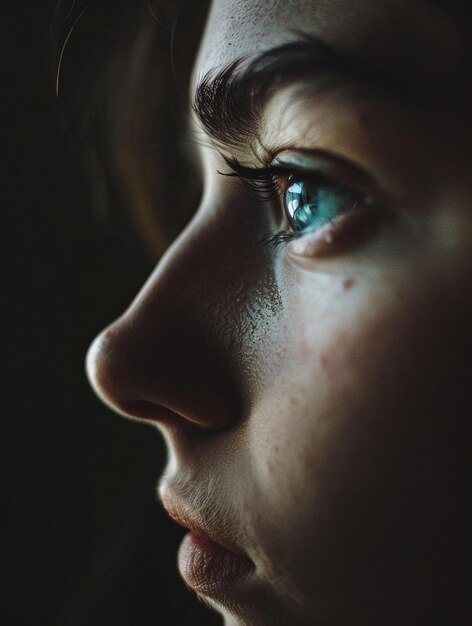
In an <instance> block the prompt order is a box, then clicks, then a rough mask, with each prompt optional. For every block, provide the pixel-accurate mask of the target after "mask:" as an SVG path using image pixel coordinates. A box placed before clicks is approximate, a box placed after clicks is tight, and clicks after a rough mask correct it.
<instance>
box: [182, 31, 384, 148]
mask: <svg viewBox="0 0 472 626" xmlns="http://www.w3.org/2000/svg"><path fill="white" fill-rule="evenodd" d="M327 74H329V75H337V76H339V77H340V78H344V79H345V80H346V82H348V81H349V82H353V83H357V84H364V85H366V86H367V85H370V86H376V87H377V88H378V89H380V88H381V89H382V91H385V90H386V89H387V88H389V86H390V85H389V81H387V78H386V76H379V75H378V73H374V72H372V71H371V70H369V69H368V68H362V67H359V66H357V65H355V64H354V63H353V62H351V61H350V60H349V59H347V58H345V57H343V56H342V55H340V54H339V53H338V52H337V51H335V50H333V49H332V48H330V47H328V46H327V45H326V44H325V43H324V42H322V41H320V40H319V39H318V38H316V37H314V36H312V35H299V39H297V40H296V41H292V42H289V43H286V44H282V45H280V46H277V47H274V48H270V49H269V50H266V51H264V52H262V53H260V54H258V55H256V56H255V57H253V58H251V60H250V61H249V62H247V59H245V58H242V59H238V60H236V61H234V62H233V63H231V64H230V65H229V66H227V67H225V68H223V69H222V70H220V71H210V72H208V73H207V74H205V76H204V77H203V79H202V80H201V82H200V83H199V85H198V86H197V88H196V91H195V97H194V100H193V111H194V112H195V114H196V116H197V118H198V120H199V121H200V123H201V125H202V126H203V128H204V129H205V131H206V133H207V134H208V135H209V136H210V137H211V138H213V139H214V140H215V141H217V142H219V143H221V144H223V145H226V146H229V147H236V148H237V147H241V146H243V145H245V144H246V141H247V139H248V138H249V137H254V136H257V130H258V126H259V121H260V113H261V107H262V105H263V104H264V102H265V101H266V99H267V96H268V95H270V93H271V92H273V91H274V90H277V89H278V88H281V87H283V86H285V85H287V84H288V83H293V82H295V81H296V80H299V79H304V78H309V77H313V78H315V77H317V76H318V77H319V76H322V75H327Z"/></svg>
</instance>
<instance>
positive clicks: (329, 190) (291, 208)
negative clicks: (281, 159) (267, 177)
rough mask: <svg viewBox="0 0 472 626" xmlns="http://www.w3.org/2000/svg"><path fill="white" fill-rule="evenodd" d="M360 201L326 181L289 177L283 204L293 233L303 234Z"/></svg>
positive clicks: (357, 197)
mask: <svg viewBox="0 0 472 626" xmlns="http://www.w3.org/2000/svg"><path fill="white" fill-rule="evenodd" d="M358 202H359V196H358V194H356V193H354V192H353V191H351V190H349V189H346V188H345V187H342V186H340V185H336V184H334V183H329V182H323V181H322V182H320V181H310V180H302V179H298V178H297V179H292V180H290V181H289V184H288V186H287V188H286V189H285V193H284V207H285V212H286V214H287V217H288V220H289V222H290V225H291V227H292V228H293V230H294V232H295V233H297V234H303V233H305V232H308V231H311V230H315V229H317V228H320V227H321V226H324V225H325V224H327V223H329V222H332V221H333V220H335V219H336V218H337V217H340V216H341V215H343V214H344V213H346V212H347V211H349V210H350V209H353V208H355V206H356V205H357V204H358Z"/></svg>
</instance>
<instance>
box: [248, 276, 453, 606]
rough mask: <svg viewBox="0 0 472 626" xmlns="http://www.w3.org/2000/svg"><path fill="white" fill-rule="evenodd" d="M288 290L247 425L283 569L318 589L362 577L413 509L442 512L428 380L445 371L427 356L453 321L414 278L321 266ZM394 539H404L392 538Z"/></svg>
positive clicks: (298, 583)
mask: <svg viewBox="0 0 472 626" xmlns="http://www.w3.org/2000/svg"><path fill="white" fill-rule="evenodd" d="M281 291H282V292H283V291H284V290H283V289H282V290H281ZM285 294H286V295H285V296H284V306H283V314H282V321H280V318H279V328H278V336H279V340H278V342H277V343H276V344H274V345H273V346H272V348H271V347H270V346H269V347H267V348H266V349H265V350H264V351H263V353H264V355H265V356H264V360H263V361H262V362H261V363H259V365H258V367H259V369H260V370H262V371H268V372H270V375H268V376H267V377H266V378H265V383H264V386H263V387H261V388H260V389H259V391H258V393H257V394H256V402H255V403H254V406H253V410H252V413H251V419H250V420H249V424H248V429H249V431H248V441H249V445H250V448H251V450H250V456H251V459H252V470H253V472H254V476H255V478H256V479H255V482H254V487H253V489H254V493H253V494H252V499H253V502H255V503H257V514H258V515H259V516H260V520H259V525H260V526H261V527H262V532H261V537H260V542H261V550H262V551H263V552H265V553H266V554H267V555H269V556H268V557H267V561H268V562H269V563H270V565H269V566H268V567H271V568H274V567H276V568H277V571H275V570H274V569H273V571H272V574H273V576H274V578H281V579H284V580H286V581H290V582H292V583H293V589H294V590H298V591H300V590H303V591H305V592H306V594H307V595H310V594H312V593H313V585H314V586H315V587H316V588H318V589H320V588H321V587H322V586H323V583H320V577H321V579H323V578H324V579H325V581H326V587H327V589H329V585H333V578H334V579H335V580H336V581H337V583H339V582H340V581H341V580H345V582H346V584H349V583H348V582H347V581H348V580H349V578H350V577H352V576H354V577H359V575H361V574H362V576H363V578H364V579H365V575H367V574H366V572H367V570H368V568H369V566H368V565H366V566H365V569H364V571H363V572H362V567H364V566H363V565H362V563H367V564H368V563H369V562H370V563H373V562H376V561H377V559H376V558H374V556H373V555H374V553H376V552H377V551H378V550H384V551H385V550H387V552H388V551H389V550H390V548H391V553H390V557H391V558H390V561H392V560H395V559H396V558H397V556H396V555H395V552H397V553H400V546H401V545H402V539H401V536H400V535H401V533H399V532H398V527H400V528H404V529H408V530H405V532H410V531H411V532H416V531H415V530H414V529H415V524H416V523H417V522H416V521H415V519H417V520H418V524H420V525H421V523H422V522H420V521H419V520H422V521H424V517H425V512H431V510H430V509H431V506H432V502H434V501H436V500H435V498H436V497H437V492H434V490H431V488H430V486H429V485H432V484H434V485H435V488H438V486H439V484H440V482H439V481H441V480H443V481H444V479H441V478H440V476H439V475H440V474H441V471H442V470H441V468H439V469H438V470H437V473H438V477H437V478H433V477H432V474H431V472H432V471H433V470H432V468H433V465H434V457H435V456H436V455H437V453H438V452H439V450H440V449H441V447H442V444H441V441H442V439H443V435H444V433H442V432H441V429H442V426H441V415H442V406H441V398H440V392H439V391H438V393H437V395H436V396H435V397H433V398H432V401H431V389H430V387H431V385H432V387H433V389H434V388H436V389H438V390H439V387H440V386H441V383H443V382H444V380H443V378H442V377H443V375H444V372H443V371H441V372H437V373H434V372H432V371H430V370H429V369H428V367H429V366H428V364H429V362H438V355H437V354H436V355H435V354H433V353H432V351H431V345H432V344H434V343H435V342H436V341H437V339H438V338H437V334H434V333H433V329H434V328H437V327H444V326H445V325H444V320H442V319H441V315H442V314H441V312H440V311H439V310H438V311H436V313H435V315H436V317H435V319H431V316H432V312H431V308H430V307H429V306H428V305H427V303H428V300H427V299H425V297H424V294H423V293H419V292H418V290H417V289H409V288H405V289H404V290H402V292H401V293H400V292H399V291H398V290H393V289H391V290H389V289H387V288H386V287H385V286H384V285H381V284H372V283H371V282H368V281H363V280H362V279H352V278H350V277H346V276H337V275H320V276H314V275H311V276H309V277H308V278H307V279H306V280H304V279H302V280H300V281H298V282H297V281H295V283H294V287H292V288H291V289H286V290H285ZM433 318H434V315H433ZM440 344H441V342H439V345H440ZM439 349H442V348H439ZM433 352H434V351H433ZM443 356H444V355H443ZM447 358H450V359H452V358H453V355H450V357H447ZM439 361H443V360H442V359H439ZM443 363H444V361H443ZM444 368H445V369H447V363H445V364H444ZM436 376H437V377H438V380H437V382H435V380H434V378H435V377H436ZM435 411H436V417H437V420H436V421H437V428H436V432H435V433H433V430H434V427H433V428H432V427H431V425H432V424H434V422H435V419H436V418H435V413H434V412H435ZM442 469H444V468H442ZM405 485H407V486H408V489H407V490H406V491H405V489H404V487H405ZM445 489H446V486H445ZM392 511H393V513H392ZM405 520H413V521H412V522H411V523H410V521H405ZM443 521H444V520H443ZM440 525H441V522H440V521H439V518H438V528H439V527H440ZM373 529H374V530H373ZM416 530H417V531H418V533H420V532H421V528H420V527H418V528H417V529H416ZM386 537H390V538H391V537H396V538H397V540H398V543H396V541H395V540H393V541H392V540H391V539H390V540H389V541H390V548H387V547H386V546H387V541H386ZM287 538H290V539H289V540H288V539H287ZM369 555H370V557H369ZM314 563H316V567H315V568H314V566H313V564H314ZM340 563H342V564H343V566H342V568H341V569H342V572H340V571H339V570H338V569H337V568H339V567H340V566H339V564H340ZM274 564H276V565H274ZM315 570H316V571H315ZM368 575H370V574H368ZM328 583H329V584H328ZM337 583H336V584H337ZM288 584H290V583H288ZM336 584H334V585H333V586H332V587H331V588H333V589H336ZM294 593H295V591H294Z"/></svg>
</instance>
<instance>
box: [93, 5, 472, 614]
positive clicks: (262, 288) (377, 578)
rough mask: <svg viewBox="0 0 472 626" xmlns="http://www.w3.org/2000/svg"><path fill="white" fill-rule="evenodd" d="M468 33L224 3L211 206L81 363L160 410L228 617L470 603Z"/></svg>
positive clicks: (340, 10)
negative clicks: (467, 524) (467, 513)
mask: <svg viewBox="0 0 472 626" xmlns="http://www.w3.org/2000/svg"><path fill="white" fill-rule="evenodd" d="M320 42H321V43H320ZM467 42H468V36H467V33H466V32H465V28H464V27H463V26H461V23H460V22H459V21H454V20H453V18H452V17H451V16H448V15H446V14H444V13H442V12H440V10H439V9H438V8H437V6H436V5H433V4H430V3H429V2H411V1H406V0H405V1H404V2H403V1H400V0H399V1H398V2H391V1H387V0H385V1H380V2H379V1H378V0H376V1H373V0H318V1H314V0H306V1H303V0H285V1H284V2H279V1H278V0H263V1H262V0H261V1H258V0H216V1H215V2H214V3H213V6H212V8H211V12H210V16H209V20H208V24H207V28H206V31H205V34H204V36H203V40H202V44H201V49H200V53H199V55H198V58H197V60H196V64H195V68H194V74H193V81H192V85H193V86H192V97H193V98H195V102H196V104H195V108H196V109H197V113H195V114H194V115H193V119H192V123H191V125H190V128H189V137H190V138H191V139H192V140H193V141H192V145H194V150H195V152H196V154H197V155H198V159H199V162H200V164H201V172H202V179H203V187H204V192H203V197H202V200H201V204H200V206H199V208H198V211H197V212H196V214H195V217H194V219H193V220H192V222H191V223H190V224H189V225H188V227H187V228H186V229H185V230H184V232H183V233H182V234H181V235H180V237H179V238H178V239H177V240H176V241H175V243H174V244H173V245H172V247H171V248H170V249H169V250H168V252H167V253H166V254H165V255H164V257H163V258H162V260H161V261H160V262H159V264H158V265H157V267H156V269H155V271H154V272H153V274H152V275H151V277H150V278H149V280H148V282H147V283H146V284H145V285H144V287H143V288H142V290H141V291H140V293H139V295H138V296H137V298H136V299H135V300H134V302H133V303H132V304H131V306H130V307H129V309H128V310H127V311H126V312H125V313H124V314H123V315H122V316H121V317H120V318H119V319H118V320H117V321H116V322H115V323H114V324H112V325H111V326H110V327H109V328H107V329H106V330H105V331H104V332H103V333H102V334H101V335H100V336H99V337H98V338H97V339H96V340H95V342H94V343H93V345H92V347H91V349H90V352H89V356H88V372H89V376H90V379H91V381H92V384H93V385H94V387H95V389H96V390H97V392H98V394H99V395H100V396H101V397H102V399H103V400H104V401H105V402H106V403H108V404H109V405H111V406H112V408H114V409H115V410H116V411H118V412H119V413H121V414H124V415H127V416H130V417H132V418H139V419H143V420H146V421H151V422H153V423H155V424H156V425H157V426H158V428H160V429H161V431H162V433H163V435H164V437H165V439H166V442H167V444H168V451H169V453H168V465H167V469H166V471H165V475H164V477H163V478H162V479H161V482H160V495H161V499H162V501H163V503H164V506H165V507H166V508H167V509H168V511H169V513H170V514H171V516H172V517H174V518H175V519H176V520H177V521H179V522H180V523H183V524H184V525H186V526H187V527H189V528H190V529H191V530H192V532H191V533H190V535H189V536H187V538H186V539H185V540H184V542H183V545H182V547H181V550H180V552H179V567H180V570H181V573H182V576H183V577H184V579H185V580H186V582H187V584H188V585H189V586H190V587H192V588H193V589H194V590H195V591H196V592H197V593H199V594H200V595H201V596H202V597H203V598H204V599H206V600H207V601H208V602H210V603H211V604H212V605H213V606H215V607H216V608H217V609H218V610H219V611H220V612H221V613H222V614H223V615H224V616H225V623H226V624H227V625H230V624H257V625H258V626H264V625H267V626H274V625H277V624H284V625H285V624H291V625H292V624H297V625H298V624H300V625H302V624H323V625H324V624H330V625H331V624H333V625H342V626H345V625H346V624H362V625H363V626H365V625H366V624H376V625H378V624H382V625H386V624H404V625H405V624H415V625H416V624H419V623H428V624H432V623H436V622H435V621H434V620H433V619H432V618H433V617H434V619H436V618H437V619H438V620H439V622H438V623H442V624H445V623H455V624H459V623H462V622H459V616H460V615H461V611H462V610H463V608H464V603H465V600H464V598H465V583H463V582H462V583H461V580H462V578H461V576H462V574H463V568H464V566H465V536H464V535H465V529H464V528H463V527H464V505H465V499H464V498H465V487H464V486H465V482H466V479H465V463H466V458H465V449H466V445H465V434H466V433H465V428H466V404H467V400H468V395H469V391H468V389H467V387H466V384H465V381H466V372H467V368H468V361H469V354H470V353H468V349H467V346H470V335H471V333H470V324H469V315H470V311H471V306H470V305H471V297H470V295H471V294H470V281H469V269H470V267H471V260H472V246H471V243H472V241H471V239H472V228H471V223H472V212H471V206H472V184H471V177H470V167H471V153H470V141H471V137H470V124H469V123H468V122H469V116H470V101H471V100H470V96H471V85H470V82H468V81H469V78H470V77H469V74H468V73H467V69H466V68H467V63H468V61H467V54H468V52H469V51H468V50H467V49H466V44H467ZM286 44H290V45H286ZM332 51H335V52H332ZM263 53H267V54H265V56H264V57H263V58H262V59H261V58H260V55H261V54H263ZM240 59H244V60H243V61H242V64H240V65H239V66H237V67H233V68H232V70H231V75H229V73H226V74H225V75H222V74H218V73H219V72H221V71H222V70H225V69H226V68H228V67H229V66H231V64H232V63H233V62H234V61H237V60H240ZM469 60H470V57H469ZM252 62H254V63H253V65H252V66H251V68H250V69H248V66H249V65H250V64H251V63H252ZM209 72H210V73H211V74H210V75H209V74H208V73H209ZM204 79H205V80H204ZM202 83H203V84H202ZM226 96H228V97H226ZM247 168H251V169H247ZM256 168H258V169H256ZM261 168H262V171H261ZM235 169H236V170H237V173H239V175H240V176H241V177H249V178H250V179H251V180H250V181H249V183H250V184H249V187H250V188H249V187H248V185H247V184H244V182H242V181H241V180H240V179H239V178H238V176H225V175H224V174H228V173H234V170H235ZM254 170H255V171H254ZM176 183H178V184H185V181H176ZM277 233H282V234H281V235H280V236H278V235H277V237H276V241H275V242H274V241H273V240H274V235H276V234H277ZM269 240H271V241H269ZM461 529H462V530H461ZM215 544H216V545H215ZM222 546H224V548H223V547H222ZM234 553H235V554H236V556H235V554H234ZM461 585H463V586H462V587H461ZM462 594H463V595H462ZM454 611H456V613H457V616H456V617H457V620H456V621H454V619H452V617H451V616H454ZM442 615H443V616H444V621H441V619H440V618H441V616H442ZM446 616H448V617H446ZM451 620H452V621H451ZM464 623H465V622H464Z"/></svg>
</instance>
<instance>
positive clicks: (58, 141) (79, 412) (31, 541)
mask: <svg viewBox="0 0 472 626" xmlns="http://www.w3.org/2000/svg"><path fill="white" fill-rule="evenodd" d="M55 6H56V0H42V1H40V2H38V1H35V2H33V1H29V2H27V1H24V0H16V1H15V2H11V1H6V2H5V1H4V2H3V3H2V9H3V12H4V17H3V18H2V25H3V26H6V35H5V36H2V41H3V43H4V44H5V43H6V44H7V49H6V50H5V51H4V52H3V53H2V55H1V61H0V62H1V69H2V77H3V78H2V101H3V103H4V105H6V109H5V113H4V114H3V116H2V123H1V126H2V130H1V133H2V139H1V145H2V153H3V156H2V165H1V178H2V193H3V194H4V199H3V201H2V213H3V215H4V216H5V217H6V223H5V225H4V227H3V229H2V240H3V243H2V247H3V250H4V252H6V259H5V260H4V262H3V264H2V265H3V276H2V283H3V290H2V295H3V297H2V309H3V312H4V321H3V322H2V331H3V336H4V341H3V366H4V367H3V368H2V369H3V370H4V375H3V376H2V378H3V381H4V383H5V391H4V392H2V400H3V402H2V404H3V405H4V406H3V409H2V457H3V464H4V467H3V473H2V475H3V520H4V526H3V528H4V530H3V533H2V538H3V546H2V561H3V568H4V571H3V574H4V575H3V581H4V582H3V585H2V589H3V600H2V604H3V606H2V612H1V616H2V617H1V619H2V623H4V624H8V625H9V626H16V625H17V624H18V625H42V624H45V625H46V624H47V625H49V626H94V625H97V626H98V625H100V626H108V625H110V626H111V625H113V626H147V625H151V624H152V625H154V626H155V625H157V624H172V625H174V624H175V625H179V624H185V625H189V626H193V625H195V626H197V625H200V624H205V625H206V626H208V625H210V624H213V623H215V624H216V623H220V622H219V620H218V618H216V617H215V616H214V615H213V614H211V613H209V612H208V610H207V609H206V608H204V607H203V606H202V605H201V604H200V603H198V601H197V600H196V599H195V598H194V597H193V595H192V594H190V593H189V592H188V591H187V590H186V589H185V588H184V584H183V583H182V581H181V580H180V578H179V576H178V574H177V572H176V566H175V559H176V550H177V546H178V543H179V538H180V537H181V536H182V532H181V530H180V529H178V528H177V527H176V526H175V525H174V524H173V523H172V522H171V521H169V520H168V519H167V518H166V516H165V515H164V514H163V513H162V511H161V509H160V507H159V505H158V503H157V502H156V498H155V486H156V482H157V478H158V476H159V473H160V471H161V469H162V467H163V465H164V463H165V450H164V447H163V444H162V442H161V439H160V437H159V435H158V434H157V433H156V432H155V431H154V430H153V429H152V428H149V427H147V426H139V425H135V424H132V423H128V422H126V421H125V420H121V419H119V418H118V417H116V416H115V415H113V414H112V413H111V411H109V410H108V409H106V408H105V407H103V406H102V405H100V403H99V401H98V400H97V399H96V398H95V396H94V395H93V393H92V391H91V390H90V388H89V386H88V383H87V381H86V379H85V375H84V357H85V353H86V350H87V347H88V345H89V343H90V341H91V340H92V339H93V337H94V336H95V335H96V334H97V332H98V331H99V330H100V329H101V328H102V327H103V326H105V325H106V324H108V323H109V322H111V321H112V320H113V319H114V318H115V317H116V316H117V315H119V313H120V312H121V311H123V309H124V308H125V306H126V305H127V304H128V303H129V301H130V299H131V298H132V297H133V295H134V294H135V293H136V291H137V290H138V288H139V286H140V285H141V284H142V282H143V281H144V279H145V277H146V276H147V274H148V273H149V272H150V270H151V263H150V261H149V260H148V259H147V257H146V256H145V254H144V253H143V252H141V250H140V249H139V246H137V245H136V241H135V240H133V241H129V240H128V239H127V237H126V236H125V235H124V234H123V229H120V228H117V226H116V224H114V222H113V220H108V221H103V220H101V221H99V220H97V218H96V216H95V214H94V211H93V209H92V203H91V199H90V192H89V184H88V180H87V177H86V176H85V174H84V173H83V170H82V169H81V166H80V160H79V159H78V158H77V155H76V149H75V146H74V142H73V141H71V139H70V137H66V136H65V135H64V132H63V130H62V128H61V124H59V121H58V119H59V112H58V103H57V102H56V101H55V97H54V90H53V79H52V77H51V66H50V50H49V49H50V41H51V40H50V33H49V28H50V24H51V19H52V15H53V12H54V8H55Z"/></svg>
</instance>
